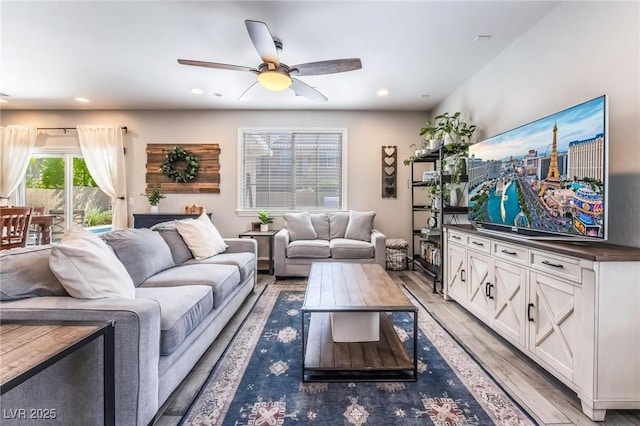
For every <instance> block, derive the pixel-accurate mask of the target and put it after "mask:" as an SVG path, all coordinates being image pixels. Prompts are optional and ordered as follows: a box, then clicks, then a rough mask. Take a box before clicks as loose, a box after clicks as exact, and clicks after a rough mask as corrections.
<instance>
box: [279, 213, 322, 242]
mask: <svg viewBox="0 0 640 426" xmlns="http://www.w3.org/2000/svg"><path fill="white" fill-rule="evenodd" d="M284 226H285V227H286V228H287V231H289V240H290V241H295V240H313V239H315V238H318V234H316V231H315V230H314V229H313V224H312V223H311V215H309V212H301V213H287V214H285V215H284Z"/></svg>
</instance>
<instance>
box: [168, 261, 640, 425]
mask: <svg viewBox="0 0 640 426" xmlns="http://www.w3.org/2000/svg"><path fill="white" fill-rule="evenodd" d="M389 275H391V277H392V279H393V280H394V281H395V282H396V283H398V284H400V285H401V284H404V285H405V286H406V287H407V288H408V289H409V290H410V291H411V292H412V293H413V294H414V295H415V296H416V297H417V298H418V299H419V300H420V302H421V303H422V304H423V305H424V306H425V307H426V308H427V310H428V311H429V312H430V313H431V314H432V315H433V316H434V317H435V318H436V320H438V321H439V322H440V324H442V325H443V326H444V327H445V328H446V329H447V330H448V331H449V332H450V333H451V334H452V335H453V336H454V337H455V338H456V339H457V340H458V342H459V343H460V344H461V345H463V346H464V347H465V349H467V351H468V352H470V353H471V354H472V355H473V357H474V358H475V359H476V361H477V362H479V363H480V364H481V365H482V366H483V367H484V368H485V370H487V371H488V372H489V374H491V376H492V377H493V378H494V379H495V380H496V381H497V382H498V383H499V384H500V385H501V386H502V387H503V389H504V390H505V391H506V392H507V393H509V395H511V397H512V398H514V399H515V400H516V401H518V403H520V405H521V406H522V407H523V408H524V409H525V410H527V412H528V413H529V414H530V415H531V416H532V417H533V418H534V419H535V420H536V421H537V422H538V423H539V424H540V425H548V426H560V425H562V426H564V425H580V426H583V425H601V426H640V410H608V411H607V416H606V418H605V421H604V422H592V421H591V420H589V418H588V417H586V416H585V415H584V414H582V411H581V409H580V401H579V400H578V398H577V397H576V395H575V393H573V392H572V391H571V390H569V389H568V388H567V387H566V386H564V385H563V384H561V383H560V382H559V381H557V380H556V379H555V378H553V377H552V376H550V375H549V374H548V373H546V372H545V371H544V370H542V369H541V368H540V367H538V366H537V365H535V364H534V363H533V362H532V361H530V360H529V359H528V358H527V357H526V356H525V355H523V354H522V353H520V352H519V351H518V350H516V349H515V348H514V347H513V346H511V345H510V344H509V343H507V342H506V341H505V340H504V339H502V338H501V337H500V336H498V335H497V334H495V333H494V332H493V331H491V330H490V329H488V328H487V327H485V326H484V325H483V324H482V323H480V322H479V321H478V320H476V319H475V317H473V316H472V315H471V314H469V313H468V312H467V311H466V310H465V309H463V308H461V307H460V306H459V305H458V304H457V303H455V302H447V301H445V300H444V299H443V298H442V295H440V294H434V293H433V292H432V291H431V288H432V284H431V282H430V281H429V280H428V278H426V277H425V276H424V275H422V274H420V273H419V272H414V271H398V272H394V271H390V272H389ZM273 280H274V279H273V277H272V276H269V275H260V276H259V278H258V284H257V286H256V288H255V289H254V292H253V293H252V294H251V295H250V296H249V297H248V298H247V301H246V302H245V303H244V305H243V306H242V308H241V309H240V310H239V311H238V313H237V314H236V315H235V316H234V318H233V319H232V320H231V321H230V322H229V324H228V325H227V327H226V328H225V329H224V330H223V332H222V334H221V335H220V336H219V337H218V339H216V341H215V342H214V344H213V345H212V346H211V347H210V348H209V350H208V351H207V352H206V353H205V355H204V356H203V357H202V359H201V360H200V362H198V364H197V365H196V366H195V367H194V369H193V370H192V372H191V373H190V374H189V376H188V377H187V378H186V379H185V381H184V382H183V383H182V386H181V387H180V388H179V389H177V390H176V391H175V392H174V393H173V395H172V396H171V397H170V398H169V401H168V403H166V404H165V405H164V406H163V407H162V408H161V410H160V413H162V415H160V416H158V417H157V419H156V422H155V425H158V426H172V425H177V424H178V423H179V422H180V419H181V418H182V415H183V414H185V412H186V410H187V409H188V407H189V405H190V404H191V402H192V401H193V399H194V398H195V396H196V395H197V393H198V390H199V389H200V387H201V386H202V385H203V384H204V382H205V381H206V379H207V377H208V376H209V373H210V372H211V369H212V368H213V367H214V365H215V364H216V362H217V361H218V359H219V358H220V357H221V356H222V354H223V353H224V349H225V348H226V346H227V345H228V343H229V342H230V341H231V338H232V337H233V335H234V333H235V332H236V330H237V329H238V327H240V325H241V324H242V321H243V320H244V318H245V317H246V315H247V314H248V313H249V311H250V310H251V307H253V305H254V303H255V302H256V300H257V299H258V297H259V295H260V294H261V293H262V291H263V290H264V288H265V286H266V285H267V284H269V283H272V282H273ZM294 282H295V280H287V281H285V283H294Z"/></svg>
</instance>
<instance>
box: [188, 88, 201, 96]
mask: <svg viewBox="0 0 640 426" xmlns="http://www.w3.org/2000/svg"><path fill="white" fill-rule="evenodd" d="M189 91H190V92H191V93H193V94H194V95H202V94H203V93H204V90H202V89H198V88H197V87H194V88H193V89H190V90H189Z"/></svg>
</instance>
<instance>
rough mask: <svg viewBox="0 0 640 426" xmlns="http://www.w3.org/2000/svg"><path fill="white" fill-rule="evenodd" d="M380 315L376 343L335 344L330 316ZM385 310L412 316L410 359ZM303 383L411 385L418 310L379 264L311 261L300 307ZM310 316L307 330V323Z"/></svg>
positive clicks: (414, 373) (415, 364)
mask: <svg viewBox="0 0 640 426" xmlns="http://www.w3.org/2000/svg"><path fill="white" fill-rule="evenodd" d="M372 312H378V313H380V315H379V318H380V321H379V322H380V324H379V327H380V329H379V340H378V341H368V342H343V343H336V342H334V339H333V336H332V331H331V314H332V313H333V314H335V313H339V314H343V313H364V314H365V315H366V314H367V313H368V314H370V313H372ZM386 312H408V313H410V314H412V316H413V348H412V351H413V359H412V358H411V357H410V356H409V354H408V351H407V347H406V346H405V344H404V343H403V342H402V341H401V340H400V338H399V337H398V334H397V333H396V331H395V329H394V328H393V324H392V322H391V318H390V317H389V316H388V315H387V314H386ZM301 316H302V380H303V381H305V382H308V381H415V380H416V379H417V372H418V337H417V336H418V334H417V333H418V308H416V307H415V306H414V305H413V303H411V301H410V300H409V298H408V297H407V296H406V295H405V294H404V293H403V292H402V291H401V290H400V289H399V288H398V286H397V285H396V284H395V283H394V282H393V281H392V280H391V277H389V274H387V273H386V271H385V270H384V269H382V267H381V266H380V265H378V264H369V263H367V264H360V263H329V262H314V263H313V264H312V265H311V272H310V273H309V279H308V281H307V291H306V294H305V298H304V303H303V305H302V315H301ZM307 317H309V327H308V331H307V330H306V329H305V328H306V327H305V322H306V319H307Z"/></svg>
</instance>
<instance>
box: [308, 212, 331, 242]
mask: <svg viewBox="0 0 640 426" xmlns="http://www.w3.org/2000/svg"><path fill="white" fill-rule="evenodd" d="M310 216H311V224H312V225H313V229H314V230H315V231H316V235H317V237H316V238H318V239H319V240H328V239H329V216H327V214H326V213H311V214H310Z"/></svg>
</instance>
